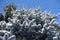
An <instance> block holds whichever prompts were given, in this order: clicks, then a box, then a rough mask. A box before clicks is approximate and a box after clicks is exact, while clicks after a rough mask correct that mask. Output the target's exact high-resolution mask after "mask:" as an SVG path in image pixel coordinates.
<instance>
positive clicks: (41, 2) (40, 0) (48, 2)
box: [0, 0, 60, 23]
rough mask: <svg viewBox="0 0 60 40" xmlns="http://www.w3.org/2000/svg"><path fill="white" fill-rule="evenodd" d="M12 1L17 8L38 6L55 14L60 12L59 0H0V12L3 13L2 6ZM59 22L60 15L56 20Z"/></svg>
mask: <svg viewBox="0 0 60 40" xmlns="http://www.w3.org/2000/svg"><path fill="white" fill-rule="evenodd" d="M12 2H13V3H14V4H15V5H16V6H17V9H20V8H22V7H23V6H24V7H25V8H36V7H40V8H41V10H42V11H45V10H48V11H51V13H52V14H57V13H59V12H60V0H0V12H2V14H3V15H5V13H4V10H3V7H4V6H5V5H8V4H10V3H12ZM56 21H58V22H59V23H60V15H59V16H58V18H57V20H56Z"/></svg>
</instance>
